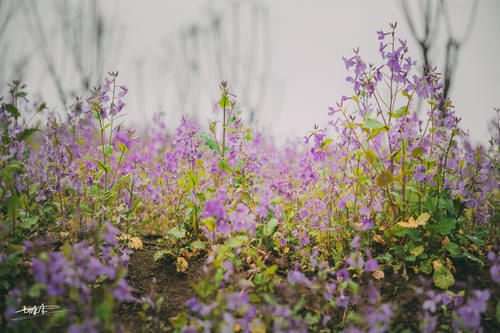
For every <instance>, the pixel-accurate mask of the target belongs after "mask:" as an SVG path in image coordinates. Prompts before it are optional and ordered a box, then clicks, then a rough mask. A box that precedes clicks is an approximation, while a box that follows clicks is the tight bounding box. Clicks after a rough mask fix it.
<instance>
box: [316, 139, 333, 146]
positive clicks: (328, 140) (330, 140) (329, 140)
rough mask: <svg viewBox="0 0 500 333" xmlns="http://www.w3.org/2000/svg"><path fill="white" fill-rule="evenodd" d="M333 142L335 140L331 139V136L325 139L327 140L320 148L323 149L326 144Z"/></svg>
mask: <svg viewBox="0 0 500 333" xmlns="http://www.w3.org/2000/svg"><path fill="white" fill-rule="evenodd" d="M332 142H333V140H332V139H330V138H328V139H325V140H324V141H323V142H322V143H321V145H320V146H319V148H320V149H323V148H324V147H325V146H328V144H330V143H332Z"/></svg>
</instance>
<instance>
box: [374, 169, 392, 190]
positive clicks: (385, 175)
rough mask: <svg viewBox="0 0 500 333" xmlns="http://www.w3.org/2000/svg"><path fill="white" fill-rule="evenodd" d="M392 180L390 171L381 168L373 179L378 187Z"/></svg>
mask: <svg viewBox="0 0 500 333" xmlns="http://www.w3.org/2000/svg"><path fill="white" fill-rule="evenodd" d="M393 180H394V177H393V176H392V173H390V172H389V171H387V170H382V171H381V172H380V174H379V175H378V177H377V179H376V180H375V184H377V186H378V187H384V186H387V185H389V184H390V183H392V182H393Z"/></svg>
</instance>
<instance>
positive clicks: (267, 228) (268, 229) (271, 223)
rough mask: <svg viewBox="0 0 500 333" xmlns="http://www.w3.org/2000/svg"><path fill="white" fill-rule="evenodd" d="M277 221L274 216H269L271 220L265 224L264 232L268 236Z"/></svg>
mask: <svg viewBox="0 0 500 333" xmlns="http://www.w3.org/2000/svg"><path fill="white" fill-rule="evenodd" d="M278 223H279V222H278V219H276V218H275V217H273V218H271V220H270V221H269V222H268V223H266V224H265V229H264V230H265V231H264V234H265V235H266V236H268V237H269V236H271V235H272V234H273V232H274V229H275V228H276V226H277V225H278Z"/></svg>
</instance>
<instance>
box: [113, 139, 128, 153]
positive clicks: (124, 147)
mask: <svg viewBox="0 0 500 333" xmlns="http://www.w3.org/2000/svg"><path fill="white" fill-rule="evenodd" d="M116 144H117V145H118V148H120V150H121V151H123V152H126V151H128V148H127V146H126V145H124V144H123V143H121V142H120V141H117V142H116Z"/></svg>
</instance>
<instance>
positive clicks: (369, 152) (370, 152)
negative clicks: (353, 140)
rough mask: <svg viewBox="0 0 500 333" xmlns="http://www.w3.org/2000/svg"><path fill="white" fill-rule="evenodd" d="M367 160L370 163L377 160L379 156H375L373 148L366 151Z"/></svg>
mask: <svg viewBox="0 0 500 333" xmlns="http://www.w3.org/2000/svg"><path fill="white" fill-rule="evenodd" d="M365 157H366V160H367V161H368V163H369V164H370V165H373V164H375V161H376V160H377V157H376V156H375V153H374V152H373V150H370V149H368V150H367V151H366V153H365Z"/></svg>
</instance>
